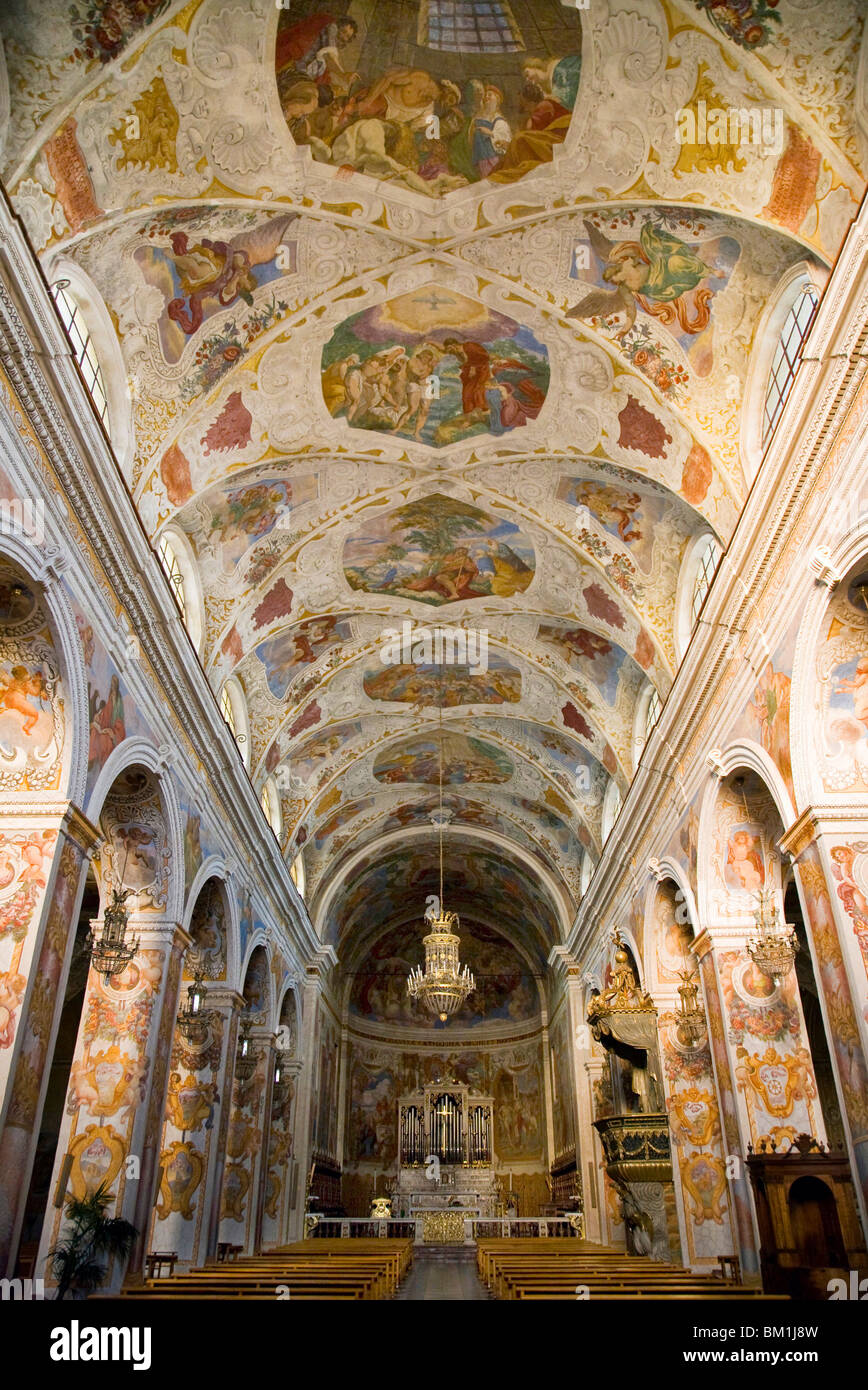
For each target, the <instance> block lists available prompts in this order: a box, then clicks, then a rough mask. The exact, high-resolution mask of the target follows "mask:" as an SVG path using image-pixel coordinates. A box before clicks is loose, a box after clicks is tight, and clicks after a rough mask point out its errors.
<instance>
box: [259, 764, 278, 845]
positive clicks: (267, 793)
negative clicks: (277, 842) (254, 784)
mask: <svg viewBox="0 0 868 1390" xmlns="http://www.w3.org/2000/svg"><path fill="white" fill-rule="evenodd" d="M260 805H261V806H262V810H263V812H264V814H265V819H266V820H267V821H268V824H269V825H270V826H271V828H272V830H273V831H274V833H275V835H276V836H277V838H278V839H280V831H281V827H282V825H283V816H282V815H281V812H280V797H279V796H278V795H277V787H276V785H275V782H274V778H273V777H269V778H268V780H267V781H266V783H265V785H264V786H263V788H262V796H261V797H260Z"/></svg>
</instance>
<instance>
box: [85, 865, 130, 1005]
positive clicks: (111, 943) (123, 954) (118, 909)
mask: <svg viewBox="0 0 868 1390" xmlns="http://www.w3.org/2000/svg"><path fill="white" fill-rule="evenodd" d="M132 891H133V890H132V889H131V888H113V889H112V896H111V902H110V903H109V904H108V906H107V907H106V909H105V911H104V912H103V916H102V931H101V932H100V933H99V934H97V929H96V923H95V922H94V923H93V925H92V926H91V929H90V942H89V947H90V959H91V964H92V965H93V968H94V970H96V972H97V973H98V974H99V975H102V977H103V979H104V980H105V983H106V984H110V983H111V981H112V979H113V978H114V977H115V976H116V975H120V974H121V973H122V972H123V971H124V970H126V968H127V966H128V965H129V963H130V961H131V960H132V959H133V957H134V956H135V954H136V952H137V951H138V949H139V939H138V937H136V938H135V939H134V940H132V941H130V940H128V939H127V927H128V925H129V920H130V914H129V912H128V911H127V907H126V900H127V898H128V897H129V896H130V894H131V893H132Z"/></svg>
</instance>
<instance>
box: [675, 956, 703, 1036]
mask: <svg viewBox="0 0 868 1390" xmlns="http://www.w3.org/2000/svg"><path fill="white" fill-rule="evenodd" d="M678 978H679V979H680V980H681V984H680V985H679V986H678V996H679V1000H680V1004H679V1008H678V1015H677V1023H676V1028H675V1032H676V1034H677V1036H678V1041H679V1042H681V1043H683V1044H684V1046H685V1047H693V1046H695V1044H696V1043H698V1042H699V1039H700V1038H701V1037H702V1034H703V1033H704V1032H705V1013H704V1011H703V1008H702V1005H701V1004H700V1002H699V980H698V978H697V976H696V975H695V974H694V973H693V971H692V970H679V972H678Z"/></svg>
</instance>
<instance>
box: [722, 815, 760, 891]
mask: <svg viewBox="0 0 868 1390" xmlns="http://www.w3.org/2000/svg"><path fill="white" fill-rule="evenodd" d="M724 877H725V879H726V882H727V883H728V884H729V886H730V888H738V889H744V891H745V892H748V893H756V892H758V891H759V889H760V888H762V886H763V884H764V883H765V880H766V871H765V864H764V862H763V853H762V840H761V839H760V837H759V835H755V834H753V832H752V831H750V830H744V829H740V830H734V831H733V833H732V834H731V835H730V837H729V843H728V844H727V847H726V869H725V872H724Z"/></svg>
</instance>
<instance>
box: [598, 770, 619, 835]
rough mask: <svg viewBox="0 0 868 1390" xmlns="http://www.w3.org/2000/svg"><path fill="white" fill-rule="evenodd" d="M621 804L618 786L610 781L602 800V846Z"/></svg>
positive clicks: (610, 831)
mask: <svg viewBox="0 0 868 1390" xmlns="http://www.w3.org/2000/svg"><path fill="white" fill-rule="evenodd" d="M623 804H624V798H623V797H622V796H621V791H620V788H619V786H618V783H617V782H616V781H614V779H612V780H611V781H610V782H609V786H608V789H607V791H606V795H605V797H604V799H603V825H602V831H603V844H605V843H606V841H607V840H608V838H609V836H610V835H611V833H612V827H613V826H614V824H615V821H616V820H617V819H618V814H619V812H620V810H621V807H622V805H623Z"/></svg>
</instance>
